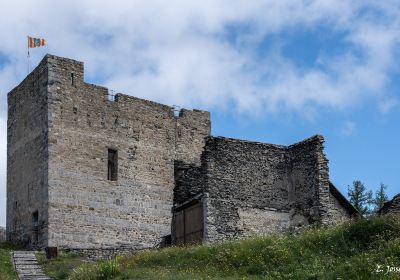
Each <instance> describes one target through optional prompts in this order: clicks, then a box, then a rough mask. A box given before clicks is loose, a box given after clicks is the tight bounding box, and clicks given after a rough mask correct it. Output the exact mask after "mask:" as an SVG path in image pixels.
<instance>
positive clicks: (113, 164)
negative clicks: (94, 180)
mask: <svg viewBox="0 0 400 280" xmlns="http://www.w3.org/2000/svg"><path fill="white" fill-rule="evenodd" d="M107 167H108V168H107V179H108V180H110V181H117V180H118V151H117V150H113V149H108V166H107Z"/></svg>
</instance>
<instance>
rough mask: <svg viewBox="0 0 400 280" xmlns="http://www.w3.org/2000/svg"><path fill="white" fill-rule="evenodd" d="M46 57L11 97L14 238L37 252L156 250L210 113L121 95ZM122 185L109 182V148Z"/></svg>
mask: <svg viewBox="0 0 400 280" xmlns="http://www.w3.org/2000/svg"><path fill="white" fill-rule="evenodd" d="M83 75H84V73H83V63H82V62H78V61H74V60H70V59H64V58H59V57H56V56H52V55H47V56H46V57H45V58H44V59H43V60H42V62H41V63H40V64H39V66H38V67H37V68H36V69H35V70H34V71H33V72H32V73H31V74H29V76H28V77H26V79H25V80H24V81H23V82H22V83H21V84H20V85H19V86H17V87H16V88H15V89H13V90H12V91H11V92H10V93H9V94H8V105H9V118H8V167H7V171H8V180H7V197H8V201H7V234H8V238H9V239H10V240H15V241H19V242H24V243H27V244H30V245H31V246H38V247H46V246H55V247H61V248H63V247H69V248H71V247H72V248H107V247H121V246H125V247H131V248H143V247H151V246H154V245H155V244H157V243H158V242H160V240H161V238H162V237H163V236H164V235H168V234H170V227H171V215H172V214H171V208H172V204H173V188H174V161H175V160H182V161H185V162H189V163H196V162H197V161H198V160H199V158H200V154H201V152H202V148H203V146H204V138H205V137H206V136H208V135H209V134H210V115H209V113H208V112H205V111H198V110H193V111H190V110H184V109H183V110H181V111H180V114H179V116H177V117H176V116H174V112H173V108H172V107H168V106H165V105H161V104H158V103H155V102H151V101H147V100H142V99H138V98H135V97H131V96H128V95H123V94H117V95H116V96H115V99H114V100H110V99H109V96H108V90H107V89H106V88H104V87H99V86H95V85H91V84H87V83H85V82H84V80H83ZM110 148H112V149H115V150H116V151H117V152H118V180H117V181H110V180H107V156H108V154H107V152H108V149H110Z"/></svg>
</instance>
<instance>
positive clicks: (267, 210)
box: [174, 135, 351, 242]
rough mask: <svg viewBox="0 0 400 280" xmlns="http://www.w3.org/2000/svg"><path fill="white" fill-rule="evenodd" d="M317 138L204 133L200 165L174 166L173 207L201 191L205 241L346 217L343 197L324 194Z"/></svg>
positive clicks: (323, 162)
mask: <svg viewBox="0 0 400 280" xmlns="http://www.w3.org/2000/svg"><path fill="white" fill-rule="evenodd" d="M323 142H324V139H323V138H322V137H321V136H319V135H317V136H314V137H311V138H309V139H306V140H304V141H302V142H299V143H297V144H294V145H291V146H288V147H286V146H280V145H272V144H265V143H258V142H250V141H243V140H238V139H228V138H222V137H209V138H208V139H207V142H206V146H205V149H204V152H203V154H202V157H201V160H202V164H201V166H200V167H199V166H190V165H184V164H177V166H176V168H177V170H178V171H177V172H176V174H177V176H176V180H177V181H176V188H175V200H174V202H175V205H176V206H179V207H181V206H180V205H182V204H184V202H185V201H188V200H190V198H191V197H194V196H199V195H202V198H201V202H202V205H203V207H204V217H205V218H204V234H203V236H204V241H205V242H216V241H221V240H225V239H227V238H228V239H229V238H234V237H239V236H240V237H243V236H250V235H262V234H268V233H271V232H280V231H285V230H288V229H290V228H293V229H295V228H299V227H304V226H308V225H309V224H315V223H319V224H334V223H337V222H339V220H345V219H348V218H349V217H350V216H351V214H350V213H349V210H348V208H346V207H350V206H348V205H347V204H346V202H347V201H346V200H345V199H344V198H343V199H342V200H341V201H340V202H339V201H338V200H337V198H336V196H335V195H333V194H331V193H330V185H329V174H328V161H327V159H326V157H325V155H324V153H323ZM343 200H344V202H343ZM347 203H348V202H347ZM344 204H346V205H344Z"/></svg>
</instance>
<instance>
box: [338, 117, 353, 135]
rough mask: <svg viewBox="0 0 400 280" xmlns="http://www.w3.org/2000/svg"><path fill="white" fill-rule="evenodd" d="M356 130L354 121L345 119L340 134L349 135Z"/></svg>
mask: <svg viewBox="0 0 400 280" xmlns="http://www.w3.org/2000/svg"><path fill="white" fill-rule="evenodd" d="M355 130H356V123H355V122H353V121H346V122H345V123H344V125H343V127H342V131H341V134H342V135H344V136H351V135H353V134H354V132H355Z"/></svg>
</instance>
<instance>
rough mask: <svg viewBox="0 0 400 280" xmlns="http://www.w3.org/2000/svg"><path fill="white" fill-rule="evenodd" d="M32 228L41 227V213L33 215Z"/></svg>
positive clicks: (36, 212)
mask: <svg viewBox="0 0 400 280" xmlns="http://www.w3.org/2000/svg"><path fill="white" fill-rule="evenodd" d="M32 226H33V227H34V228H37V227H38V226H39V213H38V211H35V212H33V213H32Z"/></svg>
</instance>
